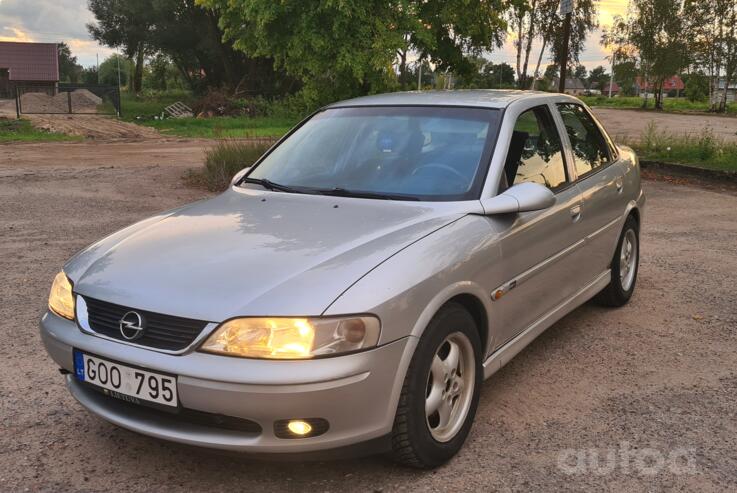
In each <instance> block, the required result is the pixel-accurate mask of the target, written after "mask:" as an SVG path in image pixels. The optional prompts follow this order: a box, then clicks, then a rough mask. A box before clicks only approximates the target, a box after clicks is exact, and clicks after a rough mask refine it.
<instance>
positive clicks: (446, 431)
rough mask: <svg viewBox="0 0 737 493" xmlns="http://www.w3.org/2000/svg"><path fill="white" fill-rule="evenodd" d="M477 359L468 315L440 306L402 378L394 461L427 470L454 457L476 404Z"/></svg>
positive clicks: (479, 367) (475, 332)
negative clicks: (433, 409) (435, 408)
mask: <svg viewBox="0 0 737 493" xmlns="http://www.w3.org/2000/svg"><path fill="white" fill-rule="evenodd" d="M451 353H452V354H451ZM481 355H482V350H481V339H480V337H479V332H478V328H477V327H476V323H475V321H474V319H473V317H472V316H471V314H470V313H469V312H468V311H467V310H466V309H465V308H464V307H463V306H462V305H460V304H458V303H452V302H451V303H449V304H447V305H446V306H444V307H443V308H442V309H441V310H440V311H439V312H438V313H437V314H436V315H435V316H434V317H433V319H432V320H431V321H430V323H429V324H428V327H427V329H426V330H425V333H424V334H423V335H422V337H421V338H420V341H419V343H418V345H417V348H416V349H415V353H414V355H413V357H412V361H411V363H410V366H409V369H408V370H407V375H406V376H405V379H404V384H403V386H402V393H401V395H400V397H399V405H398V408H397V413H396V416H395V418H394V427H393V429H392V433H391V439H392V440H391V442H392V452H391V457H392V459H393V460H394V461H396V462H398V463H400V464H403V465H406V466H411V467H415V468H420V469H429V468H433V467H437V466H439V465H441V464H443V463H445V462H447V461H448V460H449V459H451V458H452V457H453V456H454V455H455V454H456V453H458V451H459V450H460V449H461V447H462V446H463V443H464V441H465V440H466V437H467V436H468V432H469V430H470V429H471V425H472V423H473V418H474V416H475V414H476V407H477V406H478V400H479V391H480V388H481V382H482V376H483V369H482V365H481ZM456 356H457V357H456ZM456 359H457V363H456V364H455V365H454V362H455V361H456ZM469 387H472V388H469ZM438 402H439V404H438ZM436 404H437V410H435V411H432V408H433V407H434V406H435V405H436ZM426 408H427V409H429V411H426Z"/></svg>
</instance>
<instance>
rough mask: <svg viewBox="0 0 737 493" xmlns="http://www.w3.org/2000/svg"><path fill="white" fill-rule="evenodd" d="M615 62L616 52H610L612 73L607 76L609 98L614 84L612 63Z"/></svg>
mask: <svg viewBox="0 0 737 493" xmlns="http://www.w3.org/2000/svg"><path fill="white" fill-rule="evenodd" d="M615 63H617V52H616V51H615V52H614V53H612V74H611V76H610V77H609V99H611V98H612V86H613V85H614V64H615Z"/></svg>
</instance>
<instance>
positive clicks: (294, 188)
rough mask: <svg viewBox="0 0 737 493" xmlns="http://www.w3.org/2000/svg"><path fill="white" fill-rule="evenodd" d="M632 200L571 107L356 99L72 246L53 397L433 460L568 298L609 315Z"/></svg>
mask: <svg viewBox="0 0 737 493" xmlns="http://www.w3.org/2000/svg"><path fill="white" fill-rule="evenodd" d="M644 203H645V199H644V196H643V192H642V189H641V187H640V171H639V166H638V160H637V158H636V156H635V155H634V153H633V152H632V151H631V150H630V149H628V148H625V147H618V146H616V145H615V144H614V143H613V142H612V140H611V139H610V138H609V136H608V135H607V133H606V132H605V131H604V129H603V128H602V127H601V125H600V124H599V123H598V122H597V121H596V119H595V118H594V117H593V116H592V114H591V112H590V111H589V110H588V109H587V107H586V106H585V105H583V104H582V103H581V102H580V101H579V100H578V99H575V98H572V97H568V96H564V95H552V94H545V93H534V92H515V91H469V92H464V91H458V92H422V93H397V94H387V95H378V96H370V97H365V98H359V99H354V100H350V101H345V102H341V103H336V104H333V105H331V106H328V107H326V108H324V109H322V110H320V111H318V112H317V113H315V114H314V115H312V116H311V117H309V118H308V119H307V120H305V121H304V122H302V123H301V124H300V125H299V126H298V127H296V128H295V129H294V130H292V131H291V132H290V133H289V134H288V135H287V136H286V137H284V138H283V139H282V140H281V141H280V142H278V143H277V144H276V145H275V146H274V147H273V148H272V149H270V150H269V151H268V152H267V153H266V154H265V155H264V156H263V157H262V158H261V159H260V160H259V161H258V162H257V163H256V164H255V165H254V166H253V167H251V168H250V169H246V170H243V171H242V172H240V173H239V174H238V175H237V176H236V177H235V178H234V179H233V182H232V184H231V186H230V187H229V188H228V190H227V191H225V192H224V193H222V194H221V195H218V196H216V197H214V198H211V199H208V200H203V201H200V202H197V203H194V204H191V205H187V206H184V207H180V208H178V209H175V210H172V211H168V212H164V213H161V214H159V215H156V216H154V217H152V218H149V219H146V220H143V221H141V222H139V223H137V224H134V225H133V226H130V227H128V228H126V229H123V230H121V231H119V232H117V233H114V234H112V235H110V236H108V237H107V238H104V239H102V240H101V241H99V242H97V243H95V244H93V245H92V246H90V247H88V248H86V249H85V250H83V251H82V252H80V253H79V254H77V255H76V256H75V257H74V258H73V259H71V260H70V261H69V262H68V263H67V264H66V265H65V266H64V268H63V271H62V272H60V273H59V274H58V275H57V277H56V279H55V280H54V283H53V287H52V289H51V295H50V298H49V310H48V311H47V312H46V314H45V315H44V316H43V318H42V320H41V334H42V336H43V341H44V344H45V346H46V349H47V351H48V353H49V354H50V355H51V357H52V358H53V359H54V361H55V362H56V363H57V364H58V365H59V366H60V367H61V369H62V373H66V374H67V376H66V383H67V385H68V387H69V390H70V391H71V393H72V395H73V396H74V397H75V398H76V399H77V400H78V401H79V402H80V403H81V404H82V405H83V406H84V407H86V408H87V409H88V410H90V411H92V412H93V413H94V414H97V415H99V416H101V417H103V418H104V419H106V420H108V421H110V422H112V423H115V424H117V425H119V426H122V427H124V428H128V429H131V430H135V431H138V432H140V433H143V434H146V435H150V436H154V437H159V438H163V439H167V440H173V441H176V442H181V443H186V444H191V445H200V446H205V447H214V448H220V449H229V450H235V451H244V452H254V453H266V454H269V453H270V454H291V453H297V454H298V455H299V456H302V457H306V456H310V455H317V456H324V455H325V451H332V452H333V453H337V454H344V453H346V452H347V451H348V450H349V449H353V448H358V449H360V451H362V452H373V451H377V452H378V451H381V450H389V451H391V452H392V453H393V456H394V457H395V458H396V459H397V460H398V461H399V462H401V463H404V464H407V465H410V466H416V467H434V466H437V465H439V464H442V463H443V462H445V461H447V460H448V459H450V458H451V457H452V456H453V455H454V454H456V453H457V452H458V450H459V449H460V448H461V446H462V444H463V442H464V440H465V439H466V436H467V435H468V433H469V429H470V428H471V423H472V421H473V418H474V415H475V413H476V407H477V403H478V399H479V391H480V387H481V382H482V380H483V379H484V378H488V377H490V376H491V375H493V374H494V372H496V371H497V370H499V369H500V368H501V367H502V366H503V365H504V364H506V363H507V362H508V361H509V360H510V359H511V358H512V357H513V356H514V355H516V354H517V353H518V352H520V351H521V350H522V349H523V348H524V347H525V346H527V345H528V344H529V343H530V342H531V341H532V340H533V339H534V338H535V337H536V336H538V335H539V334H540V333H541V332H543V330H545V329H546V328H547V327H549V326H550V325H552V324H553V323H554V322H555V321H556V320H558V319H560V318H561V317H563V316H564V315H565V314H567V313H568V312H570V311H572V310H573V309H574V308H576V307H577V306H579V305H581V304H582V303H584V302H586V301H587V300H588V299H590V298H592V297H594V296H597V298H598V300H600V301H601V302H603V303H604V304H605V305H609V306H621V305H624V304H625V303H627V301H628V300H629V299H630V297H631V296H632V292H633V290H634V289H635V282H636V279H637V269H638V259H639V232H640V227H641V223H642V213H643V206H644ZM351 452H354V451H353V450H351Z"/></svg>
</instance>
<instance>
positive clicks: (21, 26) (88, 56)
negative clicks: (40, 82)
mask: <svg viewBox="0 0 737 493" xmlns="http://www.w3.org/2000/svg"><path fill="white" fill-rule="evenodd" d="M627 1H628V0H600V1H599V24H600V25H601V26H606V25H608V24H611V20H612V17H613V16H614V15H616V14H620V15H623V14H624V11H625V10H626V7H627ZM93 21H94V17H93V16H92V14H91V13H90V12H89V10H87V0H0V41H36V42H46V43H57V42H60V41H65V42H66V43H67V44H68V45H69V46H70V48H71V50H72V54H73V55H75V56H76V57H77V58H78V61H79V63H80V64H82V65H84V66H90V65H94V64H95V63H96V56H97V55H98V54H99V57H100V61H102V60H104V59H105V58H106V57H108V56H109V55H110V54H111V53H113V50H111V49H110V48H107V47H104V46H100V45H99V44H98V43H97V42H96V41H94V40H92V39H90V37H89V35H88V33H87V28H86V27H85V25H86V24H87V23H89V22H93ZM600 38H601V32H600V31H596V32H593V33H591V34H590V35H589V37H588V39H587V43H586V49H585V51H584V52H583V53H582V54H581V63H582V64H583V65H584V66H585V67H586V68H588V69H589V70H591V69H592V68H594V67H596V66H597V65H604V66H605V67H608V65H609V63H608V62H607V60H606V56H607V53H605V52H604V50H603V48H602V47H601V46H599V39H600ZM534 53H535V55H534V56H531V57H530V58H531V59H532V58H534V59H535V61H537V55H536V54H537V51H535V52H534ZM488 58H489V59H491V60H492V61H493V62H494V63H500V62H507V63H509V64H510V65H512V66H514V62H515V51H514V48H513V46H512V42H511V40H508V41H507V43H506V44H505V46H504V48H502V49H501V50H496V51H494V52H493V53H490V54H489V55H488ZM546 63H548V59H547V57H545V58H544V59H543V67H544V66H545V64H546ZM531 70H534V67H533V68H532V69H531Z"/></svg>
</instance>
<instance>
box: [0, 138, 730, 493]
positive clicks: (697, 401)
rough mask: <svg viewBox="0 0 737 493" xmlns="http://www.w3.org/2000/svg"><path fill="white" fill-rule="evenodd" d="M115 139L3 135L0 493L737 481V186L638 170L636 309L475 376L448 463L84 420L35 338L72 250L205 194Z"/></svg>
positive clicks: (611, 313)
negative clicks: (21, 141) (470, 416)
mask: <svg viewBox="0 0 737 493" xmlns="http://www.w3.org/2000/svg"><path fill="white" fill-rule="evenodd" d="M123 145H124V144H115V143H111V144H105V145H96V146H91V145H90V144H46V145H38V144H36V145H24V146H0V271H2V272H3V274H4V275H3V281H4V282H3V283H2V285H1V286H0V300H2V303H0V361H2V362H3V363H2V373H1V374H0V375H1V376H0V491H80V492H82V491H84V492H88V491H152V490H154V491H175V490H192V491H208V492H215V491H321V492H323V491H343V490H351V491H385V492H387V491H491V490H500V491H512V490H543V491H549V490H564V489H565V490H578V491H590V490H605V491H606V490H609V491H646V490H647V491H657V490H672V489H673V490H700V491H735V490H736V489H737V305H736V304H735V299H734V298H735V286H736V285H737V279H736V277H737V246H735V238H737V194H735V193H733V192H717V191H709V190H704V189H702V188H696V187H692V186H687V185H674V184H671V183H666V182H661V181H648V182H646V184H645V188H646V192H647V195H648V207H647V212H646V215H645V219H644V220H645V225H644V231H643V234H642V265H641V271H640V278H639V283H638V288H637V291H636V293H635V295H634V298H633V300H632V302H631V304H630V305H629V306H627V307H625V308H623V309H619V310H608V309H602V308H599V307H597V306H594V305H592V304H587V305H585V306H583V307H581V308H580V309H578V310H576V311H575V312H574V313H572V314H570V315H568V316H567V317H565V318H564V319H563V320H561V321H560V322H558V323H557V324H555V325H554V326H553V327H552V328H550V329H549V330H548V331H547V332H546V333H544V334H543V335H542V336H541V337H539V338H538V339H537V340H536V341H535V342H534V343H533V344H532V345H531V346H530V347H528V348H527V349H526V350H525V351H523V352H522V353H521V354H520V355H519V356H517V357H516V358H515V359H514V360H513V361H512V362H511V363H510V364H509V365H508V366H506V367H505V368H504V369H502V370H501V371H500V372H499V373H497V374H496V375H495V376H494V377H493V378H491V379H490V380H488V381H487V382H485V384H484V386H483V389H482V395H481V402H480V405H479V409H478V414H477V416H476V422H475V424H474V426H473V429H472V431H471V434H470V436H469V439H468V441H467V443H466V446H465V447H464V449H463V450H462V452H461V454H460V455H459V456H458V457H457V458H456V459H454V460H453V461H452V462H450V463H449V464H448V465H446V466H444V467H442V468H440V469H438V470H436V471H431V472H421V471H414V470H407V469H402V468H399V467H397V466H394V465H392V464H391V463H389V462H387V461H386V460H384V459H383V458H381V457H369V458H364V459H358V460H345V461H339V462H318V463H286V464H285V463H272V462H257V461H254V460H251V459H245V458H242V457H234V456H224V455H222V454H218V453H214V452H210V451H207V450H199V449H193V448H189V447H184V446H179V445H176V444H171V443H166V442H162V441H158V440H155V439H151V438H147V437H144V436H140V435H137V434H135V433H132V432H128V431H125V430H122V429H119V428H116V427H115V426H113V425H111V424H108V423H106V422H105V421H102V420H100V419H98V418H96V417H93V416H91V415H90V414H88V413H87V412H86V411H85V410H84V409H82V408H81V407H80V406H79V405H78V404H77V403H76V402H75V401H74V399H73V398H72V397H71V396H70V395H69V394H68V392H67V391H66V389H65V387H64V385H63V383H62V377H61V376H60V375H59V374H58V372H57V371H56V368H55V365H54V364H53V363H52V362H51V360H50V359H49V358H48V357H47V356H46V354H45V351H44V350H43V347H42V344H41V341H40V339H39V335H38V329H37V324H38V319H39V317H40V315H41V313H42V311H43V310H44V307H45V304H46V299H47V296H48V289H49V286H50V283H51V280H52V278H53V276H54V275H55V274H56V272H58V270H59V268H60V266H61V265H62V264H63V262H64V261H65V260H66V259H67V258H69V257H70V256H71V255H72V254H74V253H75V252H76V251H77V250H79V249H80V248H82V247H83V246H85V245H87V244H89V243H90V242H92V241H94V240H96V239H98V238H100V237H102V236H103V235H105V234H107V233H110V232H112V231H114V230H116V229H118V228H120V227H122V226H124V225H127V224H129V223H131V222H133V221H135V220H138V219H141V218H143V217H146V216H148V215H150V214H152V213H153V212H155V211H160V210H164V209H168V208H170V207H174V206H176V205H179V204H182V203H186V202H189V201H192V200H195V199H197V198H200V197H201V196H202V195H204V192H201V191H198V190H193V189H189V188H186V187H185V186H184V185H183V182H182V179H181V176H182V175H183V173H184V172H185V171H186V170H187V169H188V168H189V167H191V166H193V165H196V164H199V163H200V162H201V154H199V153H200V152H201V148H202V144H201V143H194V144H193V143H191V142H171V143H169V144H166V145H165V146H163V147H161V148H156V147H148V144H144V143H138V144H126V145H127V147H120V146H123ZM126 149H128V150H130V151H131V152H129V153H127V152H126ZM122 156H127V157H122ZM579 459H580V460H579ZM597 461H598V464H597ZM574 466H576V467H574ZM579 466H580V467H579ZM597 466H598V467H597ZM609 466H611V467H609Z"/></svg>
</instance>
